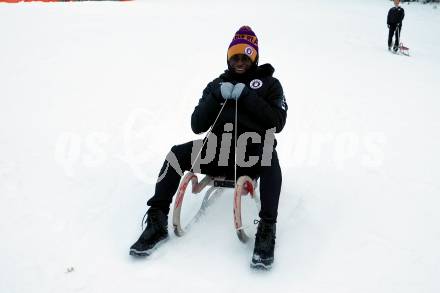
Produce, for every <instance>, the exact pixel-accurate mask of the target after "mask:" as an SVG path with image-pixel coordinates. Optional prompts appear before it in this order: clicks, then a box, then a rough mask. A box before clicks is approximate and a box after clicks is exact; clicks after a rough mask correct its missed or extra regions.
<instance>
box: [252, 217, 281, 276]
mask: <svg viewBox="0 0 440 293" xmlns="http://www.w3.org/2000/svg"><path fill="white" fill-rule="evenodd" d="M275 234H276V224H275V223H271V222H267V221H264V219H262V220H260V222H259V223H258V229H257V234H256V235H255V246H254V255H253V256H252V261H251V268H254V269H263V270H269V269H270V268H271V267H272V263H273V260H274V250H275Z"/></svg>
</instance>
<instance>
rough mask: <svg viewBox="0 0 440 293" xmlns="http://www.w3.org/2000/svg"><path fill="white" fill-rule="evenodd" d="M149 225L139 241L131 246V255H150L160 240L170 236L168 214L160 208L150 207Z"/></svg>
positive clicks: (147, 221)
mask: <svg viewBox="0 0 440 293" xmlns="http://www.w3.org/2000/svg"><path fill="white" fill-rule="evenodd" d="M146 223H147V227H146V228H145V230H144V232H142V234H141V236H140V237H139V239H138V241H136V243H135V244H133V245H132V246H131V247H130V255H134V256H148V255H150V254H151V253H152V252H153V250H154V248H156V247H157V245H158V244H159V242H161V241H163V240H165V239H167V238H168V215H166V214H165V213H164V212H162V211H161V210H159V209H155V208H150V209H149V210H148V217H147V220H146Z"/></svg>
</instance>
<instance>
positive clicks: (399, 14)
mask: <svg viewBox="0 0 440 293" xmlns="http://www.w3.org/2000/svg"><path fill="white" fill-rule="evenodd" d="M399 4H400V0H394V7H393V8H391V9H390V11H388V17H387V24H388V29H389V32H388V50H390V51H391V45H392V42H393V35H394V34H395V35H396V40H395V42H394V47H393V50H394V52H397V50H398V49H399V42H400V40H399V39H400V31H401V30H402V21H403V18H404V17H405V10H404V9H403V8H402V7H400V6H399Z"/></svg>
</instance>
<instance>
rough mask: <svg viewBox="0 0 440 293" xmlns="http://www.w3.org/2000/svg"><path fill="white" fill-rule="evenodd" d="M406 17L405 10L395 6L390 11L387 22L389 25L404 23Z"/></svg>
mask: <svg viewBox="0 0 440 293" xmlns="http://www.w3.org/2000/svg"><path fill="white" fill-rule="evenodd" d="M404 17H405V10H404V9H403V8H402V7H400V6H399V7H393V8H391V9H390V11H388V17H387V24H388V25H402V21H403V18H404Z"/></svg>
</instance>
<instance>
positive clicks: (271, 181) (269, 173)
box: [147, 141, 282, 222]
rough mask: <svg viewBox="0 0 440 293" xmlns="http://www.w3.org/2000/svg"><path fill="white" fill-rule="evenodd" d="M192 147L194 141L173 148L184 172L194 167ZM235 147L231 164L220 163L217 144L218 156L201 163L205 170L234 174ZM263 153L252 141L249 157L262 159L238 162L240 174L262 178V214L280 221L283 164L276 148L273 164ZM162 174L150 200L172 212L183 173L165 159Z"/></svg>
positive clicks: (216, 173) (224, 174)
mask: <svg viewBox="0 0 440 293" xmlns="http://www.w3.org/2000/svg"><path fill="white" fill-rule="evenodd" d="M192 147H193V142H192V141H190V142H187V143H184V144H180V145H175V146H173V147H172V148H171V152H173V153H174V155H175V156H176V158H177V160H178V162H179V165H180V168H181V171H182V172H184V171H188V170H190V169H191V163H192V162H191V152H192ZM233 151H234V149H233V148H231V152H230V155H229V160H228V164H227V166H220V167H219V166H218V158H219V147H217V153H216V156H215V159H214V160H213V161H211V162H210V163H208V164H201V165H200V170H201V173H202V174H208V175H212V176H227V177H230V178H234V153H233ZM204 152H206V150H203V151H202V154H201V157H204V156H205V154H204ZM261 155H262V146H260V145H250V146H249V147H247V149H246V160H247V159H248V156H259V160H258V163H257V164H255V165H254V166H252V167H239V166H237V178H238V177H239V176H241V175H248V176H250V177H251V178H256V177H259V178H260V179H259V180H260V182H259V186H260V198H261V211H260V214H259V216H260V218H262V219H265V220H267V221H270V222H276V218H277V215H278V202H279V197H280V192H281V181H282V176H281V168H280V165H279V162H278V156H277V152H276V150H275V148H274V149H273V151H272V161H271V164H270V166H262V164H261V158H262V157H261ZM263 165H264V164H263ZM267 165H268V164H267ZM164 172H165V173H164ZM159 178H162V179H161V180H158V182H157V183H156V189H155V192H154V196H153V197H152V198H150V200H149V201H148V202H147V204H148V205H149V206H150V207H155V208H159V209H161V210H163V211H164V212H166V213H167V214H168V212H169V208H170V205H171V202H172V199H173V196H174V195H175V194H176V191H177V188H178V187H179V182H180V179H181V175H179V173H178V172H177V171H176V170H175V169H174V168H173V167H171V165H170V164H169V163H168V161H167V160H165V162H164V163H163V166H162V168H161V170H160V173H159Z"/></svg>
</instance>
